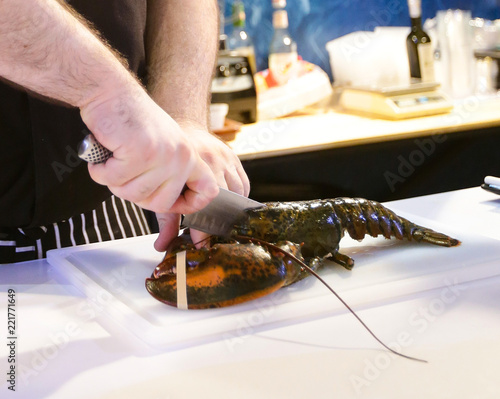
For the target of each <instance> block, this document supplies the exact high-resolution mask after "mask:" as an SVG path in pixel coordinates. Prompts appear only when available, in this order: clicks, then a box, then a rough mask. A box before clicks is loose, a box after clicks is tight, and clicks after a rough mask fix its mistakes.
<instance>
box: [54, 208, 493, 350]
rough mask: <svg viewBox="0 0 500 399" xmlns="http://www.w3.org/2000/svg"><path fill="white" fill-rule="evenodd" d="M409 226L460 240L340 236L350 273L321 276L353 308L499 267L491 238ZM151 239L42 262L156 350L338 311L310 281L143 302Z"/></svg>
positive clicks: (329, 269)
mask: <svg viewBox="0 0 500 399" xmlns="http://www.w3.org/2000/svg"><path fill="white" fill-rule="evenodd" d="M403 216H404V215H403ZM413 221H415V222H417V223H420V224H423V225H425V226H428V227H431V228H434V229H435V230H438V231H442V232H446V233H447V234H450V235H452V236H454V237H455V238H458V239H460V240H461V241H462V242H463V243H462V245H461V246H459V247H455V248H442V247H436V246H432V245H427V244H416V243H410V242H402V241H397V240H385V239H384V238H377V239H373V238H371V237H368V238H366V239H365V240H363V241H362V242H361V243H358V242H356V241H353V240H351V239H350V238H348V237H344V239H343V240H342V241H341V252H343V253H346V254H348V255H350V256H352V257H353V258H354V259H355V261H356V264H355V266H354V269H353V270H352V271H347V270H345V269H343V268H342V267H341V266H338V265H334V264H333V263H330V262H328V263H327V266H326V268H325V269H323V270H322V272H321V275H322V277H323V278H324V279H325V280H326V281H327V282H328V283H329V284H331V286H332V287H333V288H334V289H335V290H336V291H337V292H338V293H339V294H340V295H341V296H342V297H343V298H344V299H345V300H346V301H347V302H348V303H349V304H350V305H352V306H353V307H355V308H356V306H358V307H359V306H360V305H362V306H363V307H366V306H371V305H372V306H373V305H376V304H380V303H381V301H382V302H383V301H385V302H392V301H396V300H397V298H398V297H401V296H404V295H408V294H410V293H415V292H421V291H425V290H428V289H432V288H438V287H444V286H446V285H454V284H459V283H462V282H466V281H472V280H476V279H480V278H485V277H489V276H494V275H498V274H500V262H492V261H494V260H495V259H497V260H500V246H499V245H498V241H496V240H493V239H489V238H487V237H484V236H483V237H474V236H472V235H466V234H463V233H461V232H457V231H456V230H450V229H447V228H446V227H444V226H440V225H436V224H435V223H432V222H430V221H425V220H424V219H417V218H415V217H413ZM155 238H156V236H155V235H152V236H145V237H138V238H133V239H125V240H118V241H113V242H107V243H100V244H93V245H87V246H81V247H74V248H65V249H60V250H54V251H50V252H49V253H48V261H49V262H50V264H51V265H53V266H54V267H55V268H57V270H58V271H59V272H60V273H62V274H63V275H64V276H65V277H66V278H68V279H69V280H70V282H71V283H72V284H74V285H75V286H76V287H78V288H79V289H80V290H81V291H82V292H83V293H84V294H85V295H86V296H87V297H88V298H89V299H90V302H91V303H94V304H95V305H96V307H97V309H98V310H102V311H103V312H105V313H106V314H107V315H109V316H110V317H111V318H112V320H113V321H114V322H115V323H118V324H120V325H121V327H122V328H125V329H127V330H129V331H130V332H132V333H133V334H135V335H136V336H137V337H139V338H140V339H142V340H143V341H144V342H146V343H148V344H150V345H151V346H153V347H156V348H161V349H166V348H172V349H175V348H180V347H183V346H186V345H195V344H200V343H204V342H207V341H211V340H219V339H222V340H228V343H230V342H234V340H238V339H242V338H244V336H245V335H247V334H249V333H252V332H255V331H257V330H261V329H265V328H270V327H271V326H273V327H274V326H278V325H284V324H291V323H298V322H300V321H304V320H306V319H310V318H319V317H326V316H330V315H333V314H336V313H339V312H345V309H344V308H343V307H342V305H341V304H340V303H339V302H338V300H337V299H336V298H335V297H334V296H333V295H332V294H331V293H330V292H329V291H328V290H327V289H326V288H325V287H324V286H323V285H322V284H321V283H320V282H319V281H317V280H316V279H314V278H313V277H309V278H307V279H305V280H303V281H301V282H299V283H297V284H294V285H292V286H290V287H288V288H285V289H281V290H279V291H278V292H277V293H275V294H273V295H270V296H268V297H265V298H261V299H258V300H255V301H252V302H248V303H246V304H242V305H237V306H233V307H229V308H223V309H209V310H178V309H176V308H172V307H169V306H167V305H164V304H162V303H160V302H158V301H157V300H155V299H154V298H153V297H151V296H150V295H149V294H148V292H147V291H146V289H145V286H144V281H145V279H146V278H147V277H149V276H150V275H151V273H152V271H153V270H154V268H155V267H156V265H157V264H158V263H159V262H160V261H161V259H162V254H160V253H158V252H156V251H155V250H154V249H153V242H154V240H155ZM486 249H487V250H486ZM497 263H498V265H497Z"/></svg>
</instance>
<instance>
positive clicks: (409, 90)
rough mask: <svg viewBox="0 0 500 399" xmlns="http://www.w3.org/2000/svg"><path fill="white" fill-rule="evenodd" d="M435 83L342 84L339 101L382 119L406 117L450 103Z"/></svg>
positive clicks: (439, 109)
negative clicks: (399, 84) (393, 85)
mask: <svg viewBox="0 0 500 399" xmlns="http://www.w3.org/2000/svg"><path fill="white" fill-rule="evenodd" d="M439 86H440V85H439V83H413V84H410V85H409V86H404V87H385V88H371V87H344V88H343V89H342V93H341V94H340V99H339V104H340V105H341V106H342V107H343V108H345V109H347V110H350V111H357V112H360V113H363V114H369V115H375V116H378V117H382V118H385V119H394V120H397V119H407V118H416V117H420V116H427V115H435V114H442V113H445V112H449V111H451V109H452V108H453V104H452V103H451V101H450V100H449V99H448V98H447V97H446V96H445V95H444V94H443V93H442V92H441V91H439V90H438V89H439Z"/></svg>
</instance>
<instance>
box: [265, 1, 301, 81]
mask: <svg viewBox="0 0 500 399" xmlns="http://www.w3.org/2000/svg"><path fill="white" fill-rule="evenodd" d="M273 5H274V1H273ZM273 28H274V35H273V38H272V40H271V44H270V46H269V70H270V72H271V74H272V76H273V78H274V80H275V81H276V82H277V83H278V84H279V85H282V84H285V83H286V82H288V81H289V80H290V79H291V78H293V77H294V76H295V75H296V70H297V64H298V54H297V43H295V41H294V40H293V39H292V37H291V36H290V33H289V31H288V14H287V12H286V11H285V10H284V9H278V10H276V11H274V13H273Z"/></svg>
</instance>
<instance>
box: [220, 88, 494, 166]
mask: <svg viewBox="0 0 500 399" xmlns="http://www.w3.org/2000/svg"><path fill="white" fill-rule="evenodd" d="M316 112H317V113H315V114H313V115H304V116H293V117H286V118H280V119H275V120H270V121H261V122H257V123H254V124H249V125H244V126H242V128H241V131H240V132H238V133H237V134H236V136H235V138H234V140H232V141H230V142H228V144H229V145H230V147H231V148H233V150H234V151H235V152H236V154H237V155H238V156H239V157H240V159H241V160H250V159H257V158H266V157H273V156H279V155H289V154H296V153H301V152H309V151H318V150H325V149H330V148H336V147H347V146H353V145H360V144H369V143H376V142H381V141H389V140H398V139H406V138H412V137H422V136H429V135H434V134H447V133H453V132H458V131H464V130H471V129H480V128H487V127H492V126H499V125H500V96H496V97H488V98H479V97H476V96H473V97H469V98H466V99H464V100H461V101H456V102H455V103H454V109H453V110H452V111H451V112H450V113H447V114H441V115H434V116H427V117H421V118H413V119H406V120H399V121H390V120H384V119H378V118H370V117H365V116H359V115H354V114H348V113H344V112H342V111H339V110H335V109H333V108H331V107H329V108H327V109H323V110H321V111H316Z"/></svg>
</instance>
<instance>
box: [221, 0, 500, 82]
mask: <svg viewBox="0 0 500 399" xmlns="http://www.w3.org/2000/svg"><path fill="white" fill-rule="evenodd" d="M232 3H233V0H225V10H224V15H225V18H226V24H225V33H227V34H230V32H231V31H232V25H231V24H230V17H231V5H232ZM243 3H244V5H245V11H246V16H247V31H248V33H249V34H250V36H251V37H252V39H253V41H254V44H255V47H256V58H257V69H258V70H262V69H265V68H267V53H268V47H269V43H270V41H271V37H272V34H273V27H272V6H271V0H243ZM449 8H455V9H462V10H471V12H472V16H473V17H480V18H486V19H492V20H493V19H499V18H500V0H476V1H474V0H472V1H471V0H438V1H434V0H422V18H423V21H425V19H426V18H433V17H434V16H435V15H436V12H437V11H438V10H446V9H449ZM286 10H287V11H288V18H289V24H290V33H291V35H292V37H293V38H294V39H295V40H296V42H297V48H298V52H299V54H300V55H301V56H302V58H303V59H305V60H307V61H310V62H312V63H314V64H316V65H319V66H320V67H321V68H322V69H323V70H324V71H326V72H328V74H330V75H331V69H330V62H329V59H328V53H327V51H326V48H325V44H326V43H327V42H329V41H330V40H332V39H335V38H337V37H340V36H343V35H345V34H347V33H350V32H354V31H358V30H368V31H371V30H373V28H374V27H375V26H409V23H410V20H409V16H408V6H407V1H406V0H288V1H287V7H286ZM330 78H331V76H330Z"/></svg>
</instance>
